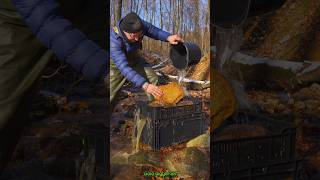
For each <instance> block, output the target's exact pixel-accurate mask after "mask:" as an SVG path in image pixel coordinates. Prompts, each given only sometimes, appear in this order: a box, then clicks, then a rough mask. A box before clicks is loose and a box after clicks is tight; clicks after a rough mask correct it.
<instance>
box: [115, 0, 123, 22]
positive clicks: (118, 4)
mask: <svg viewBox="0 0 320 180" xmlns="http://www.w3.org/2000/svg"><path fill="white" fill-rule="evenodd" d="M121 11H122V0H118V1H117V8H116V10H115V15H116V17H115V20H116V21H115V23H116V22H118V21H119V20H120V19H121Z"/></svg>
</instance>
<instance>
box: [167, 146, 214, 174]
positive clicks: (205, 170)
mask: <svg viewBox="0 0 320 180" xmlns="http://www.w3.org/2000/svg"><path fill="white" fill-rule="evenodd" d="M209 162H210V160H209V153H208V152H203V151H201V150H199V149H198V148H195V147H189V148H185V149H183V150H180V151H173V152H172V153H170V154H169V155H168V156H167V157H166V158H165V162H164V163H165V166H166V168H167V169H168V170H169V171H176V172H178V176H179V177H183V176H191V177H193V178H194V179H200V178H207V177H208V176H209V169H210V166H209V165H210V163H209ZM200 175H201V176H204V177H200Z"/></svg>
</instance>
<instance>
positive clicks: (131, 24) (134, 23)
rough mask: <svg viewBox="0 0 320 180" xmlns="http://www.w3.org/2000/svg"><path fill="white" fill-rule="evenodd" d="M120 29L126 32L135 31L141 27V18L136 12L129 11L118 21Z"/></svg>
mask: <svg viewBox="0 0 320 180" xmlns="http://www.w3.org/2000/svg"><path fill="white" fill-rule="evenodd" d="M120 29H121V30H122V31H125V32H128V33H137V32H139V31H141V30H142V29H143V25H142V20H141V19H140V17H139V16H138V15H137V14H136V13H134V12H131V13H129V14H127V15H126V16H125V17H124V18H123V19H122V21H121V22H120Z"/></svg>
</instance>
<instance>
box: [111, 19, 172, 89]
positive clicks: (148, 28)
mask: <svg viewBox="0 0 320 180" xmlns="http://www.w3.org/2000/svg"><path fill="white" fill-rule="evenodd" d="M121 21H122V19H121V20H120V21H119V22H118V24H117V28H118V30H119V33H118V34H117V33H116V32H115V31H114V29H113V28H111V30H110V56H111V58H112V60H113V61H114V63H115V64H116V66H117V68H118V69H119V70H120V72H121V74H122V75H123V76H124V77H125V78H126V79H128V80H129V81H131V82H133V83H134V84H135V86H136V87H142V86H143V84H144V83H145V82H147V81H146V79H145V78H144V77H142V76H141V75H140V74H138V73H137V72H136V71H135V70H134V69H132V68H131V67H130V66H129V63H128V60H127V57H126V55H125V54H126V53H128V52H132V51H136V50H138V49H141V47H142V42H141V41H139V42H136V43H128V42H127V40H126V38H125V35H124V34H123V32H122V31H121V30H120V26H119V24H120V22H121ZM142 35H143V36H144V35H146V36H148V37H151V38H153V39H156V40H161V41H167V38H168V36H170V35H171V34H170V33H168V32H165V31H163V30H161V29H159V28H157V27H155V26H153V25H152V24H150V23H148V22H146V21H143V30H142Z"/></svg>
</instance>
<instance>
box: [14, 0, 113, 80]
mask: <svg viewBox="0 0 320 180" xmlns="http://www.w3.org/2000/svg"><path fill="white" fill-rule="evenodd" d="M12 2H13V4H14V5H15V6H16V8H17V11H18V12H19V13H20V15H21V16H22V18H23V20H24V21H25V23H26V24H27V25H28V26H29V28H30V29H31V31H32V32H33V33H34V34H35V35H36V37H37V38H38V40H39V41H40V42H42V43H43V44H44V45H45V46H46V47H48V48H50V49H52V50H53V52H54V53H55V54H56V56H57V57H58V58H59V59H60V60H63V61H65V62H66V63H68V64H70V65H71V66H72V67H73V68H74V69H76V70H77V71H78V72H81V73H82V74H83V75H84V76H86V77H87V78H89V79H91V80H98V79H101V78H103V76H104V75H106V74H107V72H108V69H107V68H109V67H108V66H107V64H108V63H107V61H108V60H109V55H108V53H107V52H106V51H105V50H104V49H102V48H101V47H99V46H98V45H97V44H96V43H94V42H93V41H91V40H89V39H88V38H87V37H86V35H85V34H84V33H83V32H81V31H80V30H78V29H76V28H74V27H73V26H72V24H71V22H70V21H68V20H66V19H65V18H63V17H62V16H61V13H60V12H59V5H58V4H57V3H56V2H55V0H12Z"/></svg>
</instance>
